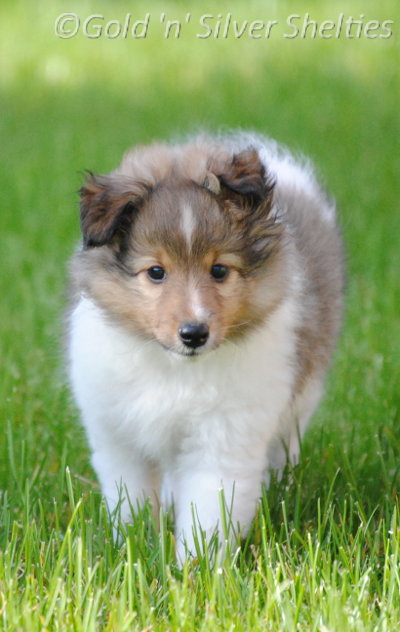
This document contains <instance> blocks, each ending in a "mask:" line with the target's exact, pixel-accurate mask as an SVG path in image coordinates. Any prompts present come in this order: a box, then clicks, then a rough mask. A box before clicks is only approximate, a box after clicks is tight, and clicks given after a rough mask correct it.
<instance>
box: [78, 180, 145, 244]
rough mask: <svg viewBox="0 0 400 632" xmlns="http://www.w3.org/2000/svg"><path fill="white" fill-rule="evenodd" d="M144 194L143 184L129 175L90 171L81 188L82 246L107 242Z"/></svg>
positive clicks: (139, 202)
mask: <svg viewBox="0 0 400 632" xmlns="http://www.w3.org/2000/svg"><path fill="white" fill-rule="evenodd" d="M147 193H148V187H146V185H144V184H143V183H137V182H135V181H134V180H132V179H130V178H127V177H124V176H117V175H107V176H96V175H93V174H91V175H90V176H89V178H88V179H87V181H86V183H85V184H84V185H83V187H82V188H81V189H80V195H81V203H80V209H81V228H82V233H83V240H84V245H85V247H87V248H89V247H92V246H103V245H105V244H108V243H110V242H111V241H112V239H113V238H114V236H115V235H116V234H117V232H118V230H120V229H121V228H122V226H123V225H124V222H126V220H127V219H129V218H130V217H131V215H132V213H133V212H134V211H135V209H137V208H138V207H139V206H140V204H141V202H142V201H143V198H144V197H145V195H146V194H147Z"/></svg>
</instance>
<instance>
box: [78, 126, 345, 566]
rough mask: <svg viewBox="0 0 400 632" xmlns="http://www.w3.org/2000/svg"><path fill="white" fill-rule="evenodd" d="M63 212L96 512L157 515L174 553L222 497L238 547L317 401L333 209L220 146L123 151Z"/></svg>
mask: <svg viewBox="0 0 400 632" xmlns="http://www.w3.org/2000/svg"><path fill="white" fill-rule="evenodd" d="M80 208H81V227H82V233H83V243H82V247H81V248H80V249H79V251H78V252H77V253H76V254H75V255H74V257H73V258H72V262H71V287H72V301H71V309H70V318H69V366H70V378H71V383H72V388H73V392H74V395H75V398H76V401H77V404H78V406H79V408H80V410H81V413H82V419H83V423H84V425H85V428H86V431H87V434H88V439H89V442H90V445H91V449H92V453H93V458H92V462H93V466H94V469H95V470H96V472H97V474H98V477H99V479H100V482H101V486H102V490H103V493H104V496H105V498H106V499H107V503H108V506H109V508H110V510H111V511H113V510H114V509H115V508H116V507H117V506H118V507H119V509H120V512H121V519H122V520H123V521H129V520H130V519H131V508H132V507H134V508H135V507H136V506H137V503H138V502H139V503H142V502H143V501H144V499H146V498H150V499H151V501H152V503H153V507H154V508H155V510H157V507H158V504H159V502H161V503H162V504H163V505H164V506H169V505H170V504H171V503H173V505H174V511H175V520H176V537H177V542H178V548H179V552H180V555H183V554H184V552H185V550H187V549H188V550H189V551H191V552H192V553H193V552H194V551H195V548H194V539H193V527H194V525H193V517H194V516H195V521H196V522H197V521H198V524H199V525H200V526H201V528H202V529H203V530H205V532H206V535H207V537H209V536H210V535H211V534H212V533H213V532H214V530H215V529H216V528H217V527H218V523H219V521H220V507H219V494H218V491H219V490H220V489H222V490H223V492H224V495H225V500H226V504H227V506H228V507H230V511H231V520H232V523H233V524H234V525H235V526H237V525H239V527H240V529H241V532H245V531H246V529H248V527H249V525H250V523H251V520H252V518H253V515H254V512H255V508H256V504H257V500H258V498H259V494H260V485H261V483H262V482H263V481H264V482H267V480H268V472H269V471H270V470H271V469H278V470H279V469H281V468H282V467H283V466H284V465H285V462H286V460H287V458H288V457H289V458H290V459H291V461H292V462H295V461H296V460H297V458H298V454H299V441H300V438H301V436H302V434H303V433H304V431H305V429H306V426H307V424H308V421H309V419H310V416H311V415H312V413H313V411H314V409H315V407H316V405H317V403H318V401H319V399H320V397H321V394H322V390H323V383H324V377H325V374H326V370H327V367H328V365H329V362H330V358H331V354H332V351H333V348H334V344H335V339H336V337H337V334H338V330H339V326H340V321H341V313H342V295H343V256H342V244H341V239H340V235H339V231H338V228H337V225H336V219H335V207H334V204H333V202H332V201H330V200H329V199H328V198H327V197H326V196H325V194H324V193H323V191H322V190H321V188H320V187H319V185H318V184H317V182H316V179H315V177H314V175H313V171H312V169H311V167H310V166H309V165H308V164H299V163H297V162H296V161H295V160H294V158H293V157H292V156H291V155H290V154H289V153H288V152H287V151H286V150H283V149H282V148H280V147H278V146H277V145H276V144H275V143H274V142H273V141H270V140H268V139H265V138H263V137H260V136H257V135H252V134H245V133H238V134H232V135H228V136H224V137H217V138H212V137H202V136H201V137H197V138H195V139H194V140H192V141H190V142H188V143H187V144H182V145H167V144H153V145H150V146H147V147H138V148H135V149H133V150H131V151H129V152H128V153H127V154H126V155H125V156H124V157H123V159H122V162H121V165H120V166H119V167H118V168H117V169H116V170H115V171H113V172H112V173H111V174H109V175H101V176H97V175H90V176H89V177H88V178H87V181H86V183H85V184H84V186H83V187H82V189H81V207H80ZM186 547H187V548H186Z"/></svg>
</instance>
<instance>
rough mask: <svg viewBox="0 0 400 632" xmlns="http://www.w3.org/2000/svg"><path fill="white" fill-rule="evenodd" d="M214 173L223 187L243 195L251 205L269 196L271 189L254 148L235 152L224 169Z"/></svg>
mask: <svg viewBox="0 0 400 632" xmlns="http://www.w3.org/2000/svg"><path fill="white" fill-rule="evenodd" d="M216 175H217V176H218V179H219V181H220V183H221V185H222V186H223V187H226V188H227V189H229V190H230V191H233V193H236V194H237V195H241V196H245V197H246V198H247V199H249V200H251V202H252V203H253V205H257V204H259V203H260V202H262V201H263V200H266V199H267V198H269V197H270V195H271V192H272V189H273V183H272V182H270V181H269V180H268V178H267V174H266V171H265V167H264V165H263V164H262V163H261V161H260V158H259V155H258V153H257V152H256V151H255V149H247V150H245V151H242V152H240V153H239V154H235V155H234V156H233V158H232V160H231V162H230V164H228V165H227V167H226V168H225V170H224V171H223V172H222V173H217V174H216Z"/></svg>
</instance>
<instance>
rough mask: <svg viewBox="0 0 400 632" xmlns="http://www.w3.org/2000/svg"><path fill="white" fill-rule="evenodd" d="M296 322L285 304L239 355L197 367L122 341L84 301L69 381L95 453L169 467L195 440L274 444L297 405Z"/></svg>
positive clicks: (216, 356)
mask: <svg viewBox="0 0 400 632" xmlns="http://www.w3.org/2000/svg"><path fill="white" fill-rule="evenodd" d="M278 312H279V313H278ZM293 312H294V310H293V309H292V306H291V305H290V304H284V305H283V306H282V307H281V308H280V309H279V310H277V313H276V314H275V315H274V316H273V317H272V318H271V320H270V322H269V323H268V326H264V328H263V329H260V330H259V331H257V332H255V333H254V334H253V335H252V336H250V337H249V338H247V339H246V341H245V342H242V343H241V344H240V345H233V344H231V343H226V344H225V345H222V346H221V347H220V348H219V349H217V350H216V351H214V352H212V353H210V354H208V355H205V356H203V357H199V358H196V359H190V358H179V357H176V356H175V355H173V354H170V353H168V352H166V351H165V350H164V349H162V347H161V346H160V345H159V344H158V343H156V342H146V341H144V340H142V339H139V338H137V337H135V336H133V335H131V334H129V333H127V332H125V331H124V330H122V329H121V328H119V327H118V326H116V325H115V324H113V323H111V322H109V321H108V320H107V319H106V317H105V316H104V315H103V313H102V312H101V311H100V309H99V308H97V307H96V306H95V305H94V304H93V303H92V302H91V301H90V300H88V299H86V298H82V299H81V300H80V302H79V304H78V305H77V307H76V308H75V310H74V312H73V314H72V316H71V327H70V376H71V382H72V387H73V390H74V394H75V397H76V400H77V402H78V405H79V407H80V409H81V411H82V416H83V422H84V424H85V426H86V428H87V431H88V434H89V440H90V442H91V444H92V448H94V449H96V447H97V445H101V443H102V442H104V439H105V438H106V437H111V438H112V440H113V441H117V442H121V443H122V444H123V445H125V446H131V447H132V449H135V450H139V451H140V452H141V454H143V455H145V456H146V457H148V458H151V459H155V460H156V461H159V462H162V461H164V460H165V458H167V459H169V458H170V455H171V452H173V451H174V450H178V451H179V450H180V449H181V445H182V442H183V441H185V440H186V441H187V440H189V441H190V440H191V437H193V436H194V437H197V438H199V437H200V436H203V439H205V440H207V436H208V437H211V436H212V435H213V434H214V433H215V432H219V433H228V434H229V433H230V432H232V433H238V432H240V433H244V434H246V433H248V432H254V433H255V438H257V439H258V438H260V439H264V440H265V439H268V438H269V437H270V436H271V435H273V434H275V432H276V425H277V419H278V418H279V415H280V414H281V412H282V411H283V410H284V408H285V407H286V406H287V403H288V401H289V399H290V396H291V389H292V383H293V370H292V369H291V365H292V360H293V353H294V334H293Z"/></svg>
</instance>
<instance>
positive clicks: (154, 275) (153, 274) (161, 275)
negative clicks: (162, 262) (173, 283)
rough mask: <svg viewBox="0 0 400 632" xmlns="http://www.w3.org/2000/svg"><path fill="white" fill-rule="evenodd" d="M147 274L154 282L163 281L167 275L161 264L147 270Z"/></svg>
mask: <svg viewBox="0 0 400 632" xmlns="http://www.w3.org/2000/svg"><path fill="white" fill-rule="evenodd" d="M147 276H148V277H149V279H150V280H151V281H153V282H154V283H161V282H162V281H164V279H165V277H166V276H167V275H166V272H165V270H164V268H162V267H161V266H152V267H151V268H149V269H148V270H147Z"/></svg>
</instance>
